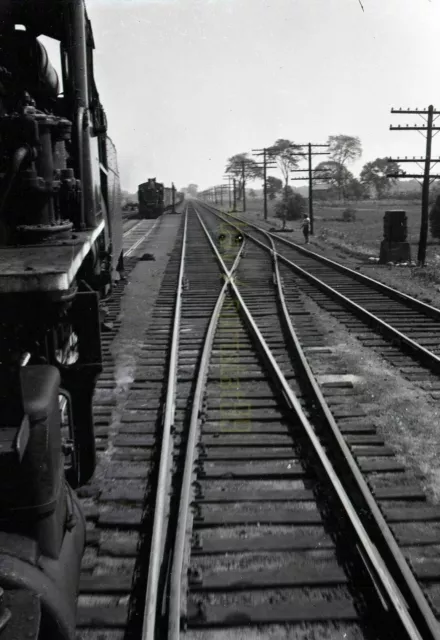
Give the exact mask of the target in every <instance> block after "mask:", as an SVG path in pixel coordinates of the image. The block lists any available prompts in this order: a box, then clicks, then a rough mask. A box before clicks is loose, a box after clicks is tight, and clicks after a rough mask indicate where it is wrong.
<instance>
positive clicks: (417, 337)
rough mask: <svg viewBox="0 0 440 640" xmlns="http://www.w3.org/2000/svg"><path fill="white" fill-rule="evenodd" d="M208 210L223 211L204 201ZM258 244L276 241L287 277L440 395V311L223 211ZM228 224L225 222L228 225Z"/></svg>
mask: <svg viewBox="0 0 440 640" xmlns="http://www.w3.org/2000/svg"><path fill="white" fill-rule="evenodd" d="M203 207H204V210H205V211H208V210H209V211H211V213H212V214H214V215H217V216H218V215H219V212H218V210H216V209H214V208H213V207H206V205H203ZM221 218H222V219H223V220H226V219H228V220H229V221H230V222H231V223H232V224H234V223H235V225H237V224H238V225H239V227H240V230H241V232H243V233H244V232H246V233H247V234H249V237H251V238H252V239H254V240H255V241H256V242H260V243H262V244H264V245H265V246H269V242H270V241H269V238H272V240H273V242H274V247H275V250H276V251H277V253H278V259H279V261H280V267H281V274H282V276H283V277H286V278H290V279H291V278H292V274H294V275H295V281H296V282H297V283H298V284H299V286H300V287H301V290H302V291H303V292H304V293H305V294H306V295H308V296H309V297H310V298H312V299H313V300H314V301H315V302H316V303H317V304H318V305H319V306H321V307H322V308H324V309H325V310H326V311H328V312H329V313H331V314H332V315H333V316H335V317H336V318H337V320H338V321H340V322H341V323H343V324H344V325H345V326H346V327H347V328H348V329H349V330H350V331H351V332H353V333H354V334H355V335H356V337H357V338H358V339H359V340H360V341H361V342H362V343H363V344H364V345H365V346H367V347H370V348H373V349H375V350H376V351H377V352H379V353H380V354H381V355H382V356H383V357H384V358H385V359H386V360H387V361H388V362H389V363H391V364H392V365H394V366H396V367H398V368H399V369H400V370H401V372H402V373H403V374H404V376H405V377H406V378H407V379H408V380H411V381H414V382H419V383H420V385H421V386H422V387H423V388H425V389H429V390H431V392H432V395H433V397H434V398H435V399H438V398H439V397H440V393H439V391H440V381H439V379H438V374H439V373H440V311H439V310H438V309H436V308H435V307H431V306H430V305H428V304H425V303H423V302H421V301H419V300H417V299H415V298H412V297H411V296H408V295H406V294H404V293H402V292H400V291H397V290H395V289H392V288H391V287H388V286H387V285H384V284H382V283H380V282H378V281H377V280H374V279H372V278H369V277H368V276H365V275H363V274H361V273H359V272H357V271H354V270H352V269H349V268H347V267H345V266H343V265H341V264H339V263H337V262H334V261H332V260H329V259H328V258H325V257H324V256H320V255H318V254H315V253H314V252H312V251H309V250H307V249H305V248H304V247H301V246H299V245H296V244H295V243H293V242H291V241H289V240H286V239H285V238H280V237H279V236H277V235H276V234H274V233H269V232H267V231H265V230H263V229H260V228H259V227H257V226H256V225H253V224H250V223H249V222H248V221H245V220H244V219H243V218H240V217H237V216H230V215H226V214H221ZM222 224H224V223H222Z"/></svg>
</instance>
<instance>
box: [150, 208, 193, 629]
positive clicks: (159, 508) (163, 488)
mask: <svg viewBox="0 0 440 640" xmlns="http://www.w3.org/2000/svg"><path fill="white" fill-rule="evenodd" d="M187 222H188V209H186V211H185V221H184V229H183V241H182V252H181V256H180V267H179V276H178V282H177V294H176V304H175V308H174V323H173V333H172V339H171V351H170V360H169V366H168V384H167V395H166V403H165V415H164V421H163V430H162V446H161V452H160V462H159V474H158V482H157V492H156V504H155V508H154V521H153V533H152V540H151V549H150V558H149V564H148V580H147V593H146V599H145V608H144V619H143V626H142V640H154V639H155V637H156V635H155V633H156V613H157V598H158V584H159V575H160V569H161V563H162V560H163V547H164V535H163V533H164V521H165V516H166V513H165V507H166V500H167V501H168V502H169V484H170V481H171V474H170V457H171V456H170V441H171V428H172V426H173V425H174V414H175V403H176V379H177V364H178V348H179V332H180V318H181V307H182V290H183V276H184V271H185V254H186V235H187Z"/></svg>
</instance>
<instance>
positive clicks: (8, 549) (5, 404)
mask: <svg viewBox="0 0 440 640" xmlns="http://www.w3.org/2000/svg"><path fill="white" fill-rule="evenodd" d="M40 35H44V36H48V37H50V38H53V39H55V40H57V41H59V44H60V66H61V69H62V83H63V91H62V93H61V92H60V80H59V78H58V75H57V73H56V71H55V69H54V67H53V66H52V64H51V62H50V61H49V57H48V54H47V52H46V50H45V48H44V47H43V46H42V44H41V42H40V40H39V39H38V37H39V36H40ZM93 49H94V40H93V33H92V28H91V24H90V22H89V20H88V17H87V14H86V9H85V6H84V2H83V0H1V2H0V635H1V637H2V638H3V637H4V636H5V637H7V638H17V639H20V640H21V638H35V639H39V640H41V639H42V638H51V639H52V640H73V639H74V633H75V631H74V627H75V612H76V595H77V589H78V583H79V571H80V563H81V557H82V553H83V548H84V538H85V521H84V517H83V514H82V512H81V509H80V505H79V502H78V500H77V498H76V496H75V493H74V491H73V489H74V488H76V487H78V486H80V485H82V484H84V483H86V482H87V481H88V480H89V479H90V478H91V476H92V474H93V471H94V468H95V439H94V429H93V419H92V396H93V391H94V387H95V383H96V378H97V376H98V374H99V373H100V371H101V369H102V364H101V362H102V358H101V346H100V345H101V343H100V314H99V302H100V300H101V299H102V298H104V297H105V296H108V295H109V293H110V292H111V287H112V282H113V281H114V279H115V278H116V277H117V274H116V272H117V271H118V270H121V269H122V217H121V211H120V188H119V177H118V167H117V158H116V151H115V147H114V145H113V144H112V142H111V140H110V139H109V138H108V137H107V121H106V116H105V113H104V109H103V107H102V105H101V102H100V99H99V94H98V91H97V89H96V85H95V80H94V77H93ZM61 398H63V406H64V407H65V408H66V410H65V415H66V416H67V426H66V427H65V429H63V430H62V428H61V426H62V425H61V417H60V416H61V411H60V405H61ZM64 431H67V433H66V437H65V438H64V439H63V438H62V434H63V433H64ZM3 634H4V636H3Z"/></svg>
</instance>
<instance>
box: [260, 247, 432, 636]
mask: <svg viewBox="0 0 440 640" xmlns="http://www.w3.org/2000/svg"><path fill="white" fill-rule="evenodd" d="M270 240H271V243H272V256H273V260H274V267H275V279H276V285H277V290H278V296H279V300H280V304H281V307H282V310H283V318H284V321H285V323H286V327H287V333H288V336H289V338H290V341H291V344H292V346H293V348H294V351H295V354H296V355H297V356H298V357H297V360H296V362H297V364H298V365H299V366H300V367H301V369H302V371H303V374H304V376H305V379H306V382H307V384H308V386H309V388H310V389H311V391H312V393H313V395H314V398H315V400H316V401H317V405H318V406H319V409H320V411H321V414H323V417H324V419H325V421H326V427H327V428H328V429H329V430H330V433H331V435H332V437H333V440H334V442H335V443H336V445H337V447H339V449H340V450H341V451H342V454H343V460H344V462H345V463H346V465H347V467H348V469H349V471H350V473H352V474H353V476H354V477H355V480H356V483H357V486H358V488H359V490H360V492H361V495H362V498H363V500H364V502H365V503H366V505H367V507H368V509H369V510H370V511H371V513H372V514H373V518H374V521H375V524H376V526H378V527H379V531H380V536H381V538H382V540H380V541H377V540H376V544H377V545H379V544H380V547H382V546H383V545H384V544H385V545H386V550H387V551H388V550H389V553H388V554H387V555H389V556H390V557H389V561H391V562H392V564H393V565H394V569H393V571H394V572H397V573H399V574H400V576H401V577H400V578H399V585H400V588H401V590H402V592H403V596H404V597H405V598H406V600H407V601H408V602H409V603H410V609H411V610H413V611H414V610H415V613H414V615H413V617H414V618H416V619H418V625H419V628H420V626H424V627H425V628H426V632H428V633H429V634H430V636H431V637H436V638H438V637H440V635H439V625H438V622H437V620H436V619H435V616H434V614H433V612H432V609H431V607H430V606H429V604H428V602H427V601H426V598H425V596H424V594H423V592H422V590H421V588H420V586H419V584H418V583H417V580H416V579H415V578H414V575H413V573H412V571H411V569H410V567H409V566H408V563H407V561H406V559H405V557H404V556H403V554H402V551H401V550H400V548H399V546H398V544H397V543H396V540H395V538H394V536H393V534H392V532H391V530H390V528H389V527H388V524H387V523H386V521H385V518H384V517H383V515H382V512H381V511H380V509H379V507H378V505H377V502H376V500H375V498H374V496H373V495H372V493H371V491H370V488H369V486H368V484H367V483H366V481H365V478H364V476H363V475H362V473H361V471H360V469H359V467H358V465H357V464H356V461H355V460H354V458H353V454H352V453H351V450H350V448H349V447H348V446H347V443H346V442H345V439H344V437H343V435H342V433H341V431H340V429H339V427H338V425H337V423H336V421H335V419H334V417H333V414H332V413H331V410H330V408H329V406H328V404H327V401H326V399H325V397H324V395H323V393H322V391H321V389H320V387H319V384H318V382H317V380H316V378H315V376H314V374H313V372H312V370H311V368H310V365H309V363H308V360H307V356H306V355H305V354H304V351H303V349H302V347H301V343H300V341H299V339H298V336H297V334H296V331H295V329H294V327H293V325H292V321H291V319H290V315H289V312H288V309H287V304H286V301H285V297H284V291H283V285H282V280H281V276H280V272H279V264H278V255H277V253H276V249H275V245H274V243H273V240H272V238H270ZM368 528H371V527H368ZM369 533H370V535H371V536H372V538H373V539H374V538H377V534H376V536H375V535H374V532H371V531H370V532H369ZM380 547H379V548H380ZM401 581H403V584H404V586H405V588H403V589H402V585H401ZM411 603H412V604H411Z"/></svg>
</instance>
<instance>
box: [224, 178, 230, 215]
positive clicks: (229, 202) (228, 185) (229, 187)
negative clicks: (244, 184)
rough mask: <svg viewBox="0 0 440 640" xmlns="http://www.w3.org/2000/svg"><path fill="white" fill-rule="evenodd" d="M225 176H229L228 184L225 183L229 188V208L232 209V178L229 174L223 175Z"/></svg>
mask: <svg viewBox="0 0 440 640" xmlns="http://www.w3.org/2000/svg"><path fill="white" fill-rule="evenodd" d="M223 178H227V180H228V184H227V185H225V186H227V188H228V198H229V209H230V208H231V205H232V194H231V180H232V178H231V176H230V175H227V174H226V175H225V176H223Z"/></svg>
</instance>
